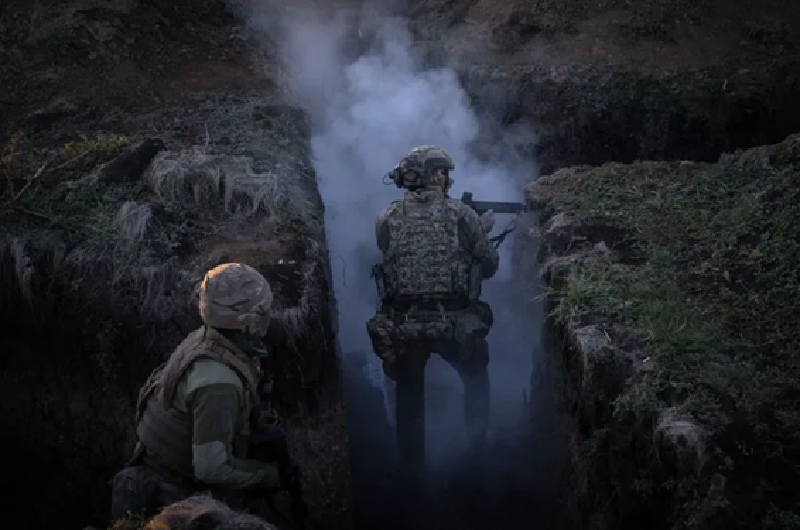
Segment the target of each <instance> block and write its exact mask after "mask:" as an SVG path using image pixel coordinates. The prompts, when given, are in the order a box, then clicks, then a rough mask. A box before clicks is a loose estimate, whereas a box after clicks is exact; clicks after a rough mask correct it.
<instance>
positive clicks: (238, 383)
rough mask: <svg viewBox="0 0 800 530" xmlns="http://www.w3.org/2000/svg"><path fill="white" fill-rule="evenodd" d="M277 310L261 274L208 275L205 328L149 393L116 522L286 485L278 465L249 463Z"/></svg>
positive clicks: (162, 370) (120, 480)
mask: <svg viewBox="0 0 800 530" xmlns="http://www.w3.org/2000/svg"><path fill="white" fill-rule="evenodd" d="M271 305H272V291H271V289H270V286H269V283H268V282H267V280H266V279H265V278H264V277H263V276H262V275H261V274H260V273H259V272H258V271H256V270H255V269H253V268H252V267H249V266H247V265H243V264H239V263H227V264H224V265H219V266H218V267H215V268H213V269H211V270H210V271H208V273H207V274H206V275H205V278H204V279H203V282H202V284H201V286H200V289H199V309H200V316H201V318H202V320H203V323H204V325H203V327H201V328H200V329H197V330H196V331H194V332H192V333H191V334H189V336H188V337H186V339H185V340H184V341H183V342H182V343H181V344H180V345H179V346H178V347H177V349H176V350H175V351H174V352H173V353H172V355H171V356H170V357H169V359H168V360H167V362H165V363H163V364H162V365H161V366H159V367H158V368H156V369H155V370H154V371H153V373H152V374H151V375H150V377H149V378H148V380H147V381H146V382H145V384H144V386H143V387H142V389H141V390H140V392H139V400H138V403H137V407H136V436H137V444H136V448H135V450H134V456H133V459H132V460H131V461H130V462H129V464H128V465H127V467H125V468H124V469H123V470H122V471H120V472H119V473H117V475H116V476H115V477H114V479H113V481H112V487H113V489H112V507H111V512H112V513H111V515H112V519H113V520H117V519H120V518H122V517H125V516H126V515H128V514H131V515H140V516H143V517H150V516H152V515H154V514H155V513H156V512H157V511H158V510H159V509H160V508H162V507H164V506H167V505H169V504H172V503H174V502H177V501H181V500H183V499H186V498H188V497H190V496H191V495H193V494H196V493H198V492H210V493H212V494H213V495H214V496H215V497H217V498H222V499H225V500H226V501H228V502H230V501H231V500H232V499H235V498H237V497H238V493H240V492H242V490H244V489H245V488H250V487H261V488H265V489H267V490H273V491H276V490H278V489H279V488H280V487H281V484H280V478H279V472H278V468H277V466H276V465H275V463H270V462H263V461H258V460H252V459H247V458H246V455H247V451H248V444H249V441H250V437H251V434H252V433H253V432H254V430H255V429H256V427H257V424H258V416H259V412H260V398H259V393H258V384H259V378H260V375H261V374H260V363H259V356H260V355H262V354H263V353H265V348H264V345H263V342H262V338H263V336H264V335H265V334H266V331H267V326H268V324H269V314H270V313H269V310H270V306H271Z"/></svg>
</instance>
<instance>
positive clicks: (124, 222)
mask: <svg viewBox="0 0 800 530" xmlns="http://www.w3.org/2000/svg"><path fill="white" fill-rule="evenodd" d="M152 221H153V209H152V208H151V207H150V205H149V204H146V203H138V202H135V201H128V202H126V203H124V204H123V205H122V206H121V207H120V209H119V213H118V214H117V225H118V226H119V230H120V236H121V237H122V239H123V240H124V241H131V242H139V241H141V240H142V239H143V238H144V236H145V234H146V233H147V229H148V228H149V227H150V225H151V223H152Z"/></svg>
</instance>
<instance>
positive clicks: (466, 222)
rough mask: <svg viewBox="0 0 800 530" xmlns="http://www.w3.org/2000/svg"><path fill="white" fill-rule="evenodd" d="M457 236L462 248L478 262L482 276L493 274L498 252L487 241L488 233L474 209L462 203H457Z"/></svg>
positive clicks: (498, 258) (495, 270)
mask: <svg viewBox="0 0 800 530" xmlns="http://www.w3.org/2000/svg"><path fill="white" fill-rule="evenodd" d="M459 237H460V238H461V242H462V244H463V245H464V248H466V249H467V251H468V252H469V253H470V254H472V256H473V257H474V258H475V260H476V261H477V262H478V263H479V264H480V266H481V273H482V275H483V278H484V279H485V278H491V277H492V276H494V275H495V273H496V272H497V268H498V266H499V265H500V254H498V252H497V249H496V248H495V246H494V245H493V244H492V242H491V241H489V234H487V233H486V231H485V230H484V229H483V225H482V224H481V218H480V217H479V216H478V214H477V213H475V210H473V209H472V208H470V207H469V206H466V205H464V204H461V205H459Z"/></svg>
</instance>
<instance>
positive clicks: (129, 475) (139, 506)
mask: <svg viewBox="0 0 800 530" xmlns="http://www.w3.org/2000/svg"><path fill="white" fill-rule="evenodd" d="M194 493H196V491H194V490H193V489H190V488H181V487H179V486H176V485H174V484H170V483H169V482H166V481H164V480H163V479H161V478H160V477H158V476H157V475H156V474H155V473H154V472H153V471H151V470H150V469H148V468H147V467H146V466H144V465H130V466H127V467H125V468H124V469H123V470H122V471H120V472H119V473H117V474H116V475H115V476H114V478H113V479H112V480H111V520H112V521H118V520H120V519H123V518H125V517H130V516H133V517H141V518H148V519H149V518H150V517H152V516H154V515H155V514H156V513H157V512H158V511H159V510H160V509H161V508H163V507H164V506H169V505H170V504H172V503H175V502H178V501H182V500H184V499H186V498H188V497H191V496H192V495H193V494H194Z"/></svg>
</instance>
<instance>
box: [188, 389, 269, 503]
mask: <svg viewBox="0 0 800 530" xmlns="http://www.w3.org/2000/svg"><path fill="white" fill-rule="evenodd" d="M243 401H244V391H243V389H242V387H241V386H240V385H237V384H234V383H225V382H222V383H215V384H210V385H204V386H201V387H199V388H197V389H195V390H194V391H193V392H192V393H191V394H190V396H189V399H188V400H187V404H189V405H190V411H191V414H192V419H193V432H192V463H193V466H194V474H195V477H196V478H197V479H198V480H200V481H202V482H205V483H207V484H219V485H225V486H230V487H233V488H245V487H248V486H251V485H253V484H257V483H260V482H263V481H264V480H265V477H267V475H268V474H270V473H272V474H274V473H275V466H274V465H272V464H269V463H266V462H258V461H255V460H242V459H239V458H236V457H234V456H233V453H232V448H233V440H234V437H235V434H236V418H237V416H238V413H239V410H241V406H242V404H243Z"/></svg>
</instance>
